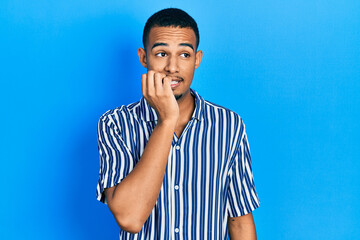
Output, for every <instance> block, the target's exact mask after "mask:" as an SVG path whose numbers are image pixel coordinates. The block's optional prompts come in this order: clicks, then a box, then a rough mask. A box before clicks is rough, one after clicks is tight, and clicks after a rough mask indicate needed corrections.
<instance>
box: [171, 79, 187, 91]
mask: <svg viewBox="0 0 360 240" xmlns="http://www.w3.org/2000/svg"><path fill="white" fill-rule="evenodd" d="M182 81H184V79H183V78H180V77H175V78H173V79H172V80H171V82H170V86H171V88H172V89H175V88H177V87H178V86H179V85H180V83H181V82H182Z"/></svg>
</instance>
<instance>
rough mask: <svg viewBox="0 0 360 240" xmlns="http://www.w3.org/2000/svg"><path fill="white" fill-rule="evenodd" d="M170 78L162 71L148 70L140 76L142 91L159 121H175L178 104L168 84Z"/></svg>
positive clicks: (177, 114)
mask: <svg viewBox="0 0 360 240" xmlns="http://www.w3.org/2000/svg"><path fill="white" fill-rule="evenodd" d="M170 82H171V78H170V77H166V75H165V74H164V73H159V72H155V71H152V70H150V71H148V73H147V74H146V73H145V74H143V75H142V77H141V85H142V93H143V96H144V98H145V99H146V101H147V102H148V103H149V104H150V106H151V107H152V108H154V109H155V111H156V112H157V113H158V115H159V121H160V122H164V121H168V120H169V121H172V122H175V123H176V122H177V120H178V118H179V106H178V104H177V102H176V99H175V96H174V94H173V92H172V89H171V86H170Z"/></svg>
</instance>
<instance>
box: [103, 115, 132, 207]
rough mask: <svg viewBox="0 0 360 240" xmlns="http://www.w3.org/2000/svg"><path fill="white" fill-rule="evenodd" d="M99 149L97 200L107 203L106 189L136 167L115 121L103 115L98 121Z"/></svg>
mask: <svg viewBox="0 0 360 240" xmlns="http://www.w3.org/2000/svg"><path fill="white" fill-rule="evenodd" d="M98 149H99V155H100V171H99V181H98V185H97V189H96V197H97V200H99V201H101V202H103V203H107V201H106V198H105V194H104V189H105V188H110V187H113V186H115V185H117V184H118V183H120V182H121V181H122V180H123V179H124V178H125V177H126V176H127V175H128V174H129V173H130V172H131V170H132V169H133V168H134V165H135V164H134V157H133V156H132V154H131V151H130V150H129V148H128V147H127V146H126V143H125V141H124V140H123V138H122V137H121V135H120V133H119V129H118V128H117V127H116V125H115V124H114V121H112V120H111V118H109V117H106V116H105V117H102V118H100V120H99V123H98Z"/></svg>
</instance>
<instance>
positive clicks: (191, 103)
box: [177, 90, 195, 124]
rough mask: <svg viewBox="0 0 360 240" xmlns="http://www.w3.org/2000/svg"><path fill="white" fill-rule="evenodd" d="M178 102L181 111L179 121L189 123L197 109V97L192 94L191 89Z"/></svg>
mask: <svg viewBox="0 0 360 240" xmlns="http://www.w3.org/2000/svg"><path fill="white" fill-rule="evenodd" d="M177 103H178V105H179V112H180V117H179V122H180V124H181V123H187V122H188V121H190V119H191V117H192V115H193V113H194V110H195V98H194V96H193V95H191V93H190V90H189V91H188V92H187V93H186V94H185V95H184V96H183V97H182V98H180V99H178V100H177Z"/></svg>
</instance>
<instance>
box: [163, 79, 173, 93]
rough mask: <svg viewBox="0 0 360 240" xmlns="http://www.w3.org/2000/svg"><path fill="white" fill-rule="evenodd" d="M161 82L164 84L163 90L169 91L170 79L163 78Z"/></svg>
mask: <svg viewBox="0 0 360 240" xmlns="http://www.w3.org/2000/svg"><path fill="white" fill-rule="evenodd" d="M163 82H164V84H163V86H164V90H170V91H171V77H164V78H163Z"/></svg>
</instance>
